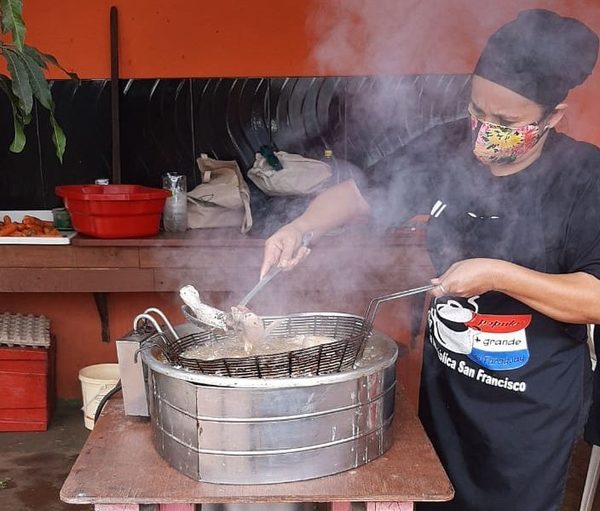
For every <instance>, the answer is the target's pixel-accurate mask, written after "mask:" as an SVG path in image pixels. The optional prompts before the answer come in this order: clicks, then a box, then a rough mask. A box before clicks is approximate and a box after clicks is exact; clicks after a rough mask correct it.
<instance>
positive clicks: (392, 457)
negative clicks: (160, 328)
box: [60, 386, 453, 504]
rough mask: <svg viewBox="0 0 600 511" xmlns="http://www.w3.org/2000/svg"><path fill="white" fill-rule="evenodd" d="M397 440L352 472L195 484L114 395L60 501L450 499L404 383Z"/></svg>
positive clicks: (398, 408)
mask: <svg viewBox="0 0 600 511" xmlns="http://www.w3.org/2000/svg"><path fill="white" fill-rule="evenodd" d="M393 428H394V442H393V445H392V447H391V448H390V449H389V450H388V451H387V452H386V453H385V454H384V455H383V456H381V457H379V458H377V459H376V460H374V461H372V462H370V463H368V464H367V465H363V466H361V467H358V468H356V469H353V470H349V471H346V472H343V473H340V474H336V475H333V476H327V477H321V478H319V479H313V480H310V481H301V482H294V483H281V484H265V485H220V484H209V483H203V482H198V481H194V480H192V479H190V478H188V477H186V476H185V475H183V474H182V473H180V472H178V471H176V470H175V469H174V468H172V467H170V466H169V465H168V463H167V462H166V461H164V460H163V459H162V458H161V457H160V456H159V454H158V453H157V451H156V450H155V449H154V448H153V447H152V441H151V429H150V423H149V421H148V420H147V419H141V418H137V417H127V416H125V415H124V410H123V401H122V399H121V398H113V399H112V400H111V401H110V402H109V403H108V405H107V407H106V408H105V410H104V412H103V414H102V416H101V417H100V419H99V420H98V422H97V423H96V425H95V427H94V429H93V431H92V432H91V433H90V436H89V437H88V440H87V442H86V444H85V445H84V447H83V449H82V450H81V453H80V455H79V457H78V458H77V461H76V462H75V464H74V465H73V468H72V469H71V472H70V474H69V476H68V477H67V479H66V481H65V483H64V485H63V487H62V489H61V492H60V497H61V499H62V500H63V501H65V502H67V503H70V504H117V503H118V504H129V503H131V504H135V503H159V504H160V503H168V504H175V503H183V504H189V503H202V502H214V503H233V502H249V503H250V502H335V501H343V502H348V501H370V502H412V501H445V500H449V499H451V498H452V496H453V489H452V486H451V484H450V482H449V480H448V477H447V476H446V473H445V472H444V470H443V468H442V466H441V464H440V462H439V459H438V458H437V456H436V454H435V452H434V450H433V447H432V446H431V443H430V442H429V440H428V438H427V436H426V435H425V432H424V431H423V428H422V426H421V423H420V422H419V420H418V419H417V417H416V415H415V413H414V411H413V410H412V407H411V405H410V404H409V403H408V401H407V399H406V397H405V395H404V392H403V391H402V389H401V388H400V386H398V393H397V400H396V414H395V419H394V424H393Z"/></svg>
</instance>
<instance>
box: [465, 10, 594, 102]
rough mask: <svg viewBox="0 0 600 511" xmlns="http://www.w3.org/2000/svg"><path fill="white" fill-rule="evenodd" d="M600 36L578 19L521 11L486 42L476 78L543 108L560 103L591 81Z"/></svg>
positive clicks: (543, 11)
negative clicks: (588, 80)
mask: <svg viewBox="0 0 600 511" xmlns="http://www.w3.org/2000/svg"><path fill="white" fill-rule="evenodd" d="M597 58H598V36H597V35H596V34H595V33H594V32H593V31H592V30H590V29H589V28H588V27H587V26H586V25H584V24H583V23H581V22H580V21H578V20H576V19H574V18H565V17H562V16H559V15H558V14H556V13H554V12H551V11H547V10H544V9H532V10H528V11H522V12H521V13H520V14H519V16H518V17H517V19H515V20H513V21H511V22H509V23H507V24H506V25H504V26H502V27H501V28H500V29H499V30H498V31H497V32H496V33H494V34H493V35H492V36H491V37H490V38H489V40H488V42H487V44H486V46H485V48H484V50H483V53H482V54H481V56H480V57H479V62H477V66H476V67H475V71H474V73H475V74H476V75H478V76H481V77H482V78H485V79H487V80H490V81H492V82H494V83H497V84H499V85H502V86H504V87H506V88H507V89H510V90H512V91H514V92H516V93H517V94H520V95H521V96H524V97H526V98H528V99H531V100H532V101H535V102H536V103H538V104H539V105H543V106H554V105H557V104H558V103H560V102H561V101H562V100H563V99H564V98H565V97H566V96H567V94H568V92H569V90H570V89H572V88H573V87H575V86H577V85H579V84H581V83H583V82H584V81H585V79H586V78H587V77H588V76H589V75H590V73H591V72H592V69H593V68H594V65H595V64H596V59H597Z"/></svg>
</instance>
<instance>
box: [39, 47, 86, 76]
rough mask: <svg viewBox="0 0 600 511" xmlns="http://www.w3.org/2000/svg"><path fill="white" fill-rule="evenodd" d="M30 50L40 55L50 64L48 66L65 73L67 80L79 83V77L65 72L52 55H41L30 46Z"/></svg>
mask: <svg viewBox="0 0 600 511" xmlns="http://www.w3.org/2000/svg"><path fill="white" fill-rule="evenodd" d="M30 48H31V49H32V50H35V51H36V52H37V53H38V54H39V55H41V57H42V58H43V59H44V60H45V61H46V62H50V64H52V65H53V66H56V67H57V68H58V69H60V70H61V71H62V72H63V73H65V74H66V75H68V76H69V78H71V80H75V81H76V82H77V83H79V81H80V80H79V76H77V73H72V72H70V71H67V70H66V69H65V68H64V67H63V66H61V65H60V63H59V62H58V60H56V57H54V56H53V55H50V54H49V53H43V52H41V51H40V50H38V49H37V48H34V47H33V46H31V47H30Z"/></svg>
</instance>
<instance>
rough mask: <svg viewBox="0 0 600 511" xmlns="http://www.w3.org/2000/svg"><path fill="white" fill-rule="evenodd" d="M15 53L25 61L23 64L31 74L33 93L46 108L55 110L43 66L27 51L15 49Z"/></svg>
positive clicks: (30, 82)
mask: <svg viewBox="0 0 600 511" xmlns="http://www.w3.org/2000/svg"><path fill="white" fill-rule="evenodd" d="M8 51H11V50H8ZM13 53H14V54H15V55H16V56H17V58H19V59H20V60H21V62H23V65H24V66H25V69H26V71H27V75H28V76H29V85H30V86H31V90H32V91H33V95H34V96H35V97H36V98H37V100H38V101H39V102H40V104H41V105H42V106H43V107H44V108H45V109H46V110H53V109H54V103H53V102H52V94H51V93H50V86H49V85H48V82H47V81H46V77H45V76H44V73H43V71H42V68H41V67H40V66H39V64H38V63H37V62H36V61H35V60H34V59H33V58H31V57H30V56H29V55H28V54H27V53H20V52H16V51H13Z"/></svg>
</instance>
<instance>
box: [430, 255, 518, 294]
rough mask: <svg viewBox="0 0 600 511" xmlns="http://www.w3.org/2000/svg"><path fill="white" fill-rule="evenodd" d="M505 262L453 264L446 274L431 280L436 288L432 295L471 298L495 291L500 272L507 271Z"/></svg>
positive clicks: (466, 261) (468, 260)
mask: <svg viewBox="0 0 600 511" xmlns="http://www.w3.org/2000/svg"><path fill="white" fill-rule="evenodd" d="M508 264H509V263H506V261H501V260H499V259H483V258H480V259H465V260H464V261H458V262H457V263H454V264H453V265H452V266H450V268H448V270H446V272H445V273H444V274H443V275H441V276H439V277H437V278H435V279H431V283H432V284H434V285H435V286H436V287H435V288H433V291H432V293H433V294H434V295H435V296H437V297H440V296H446V295H449V296H463V297H471V296H477V295H481V294H483V293H486V292H488V291H493V290H494V289H496V282H497V279H498V276H499V275H501V272H502V271H503V269H504V271H506V270H507V265H508Z"/></svg>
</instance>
